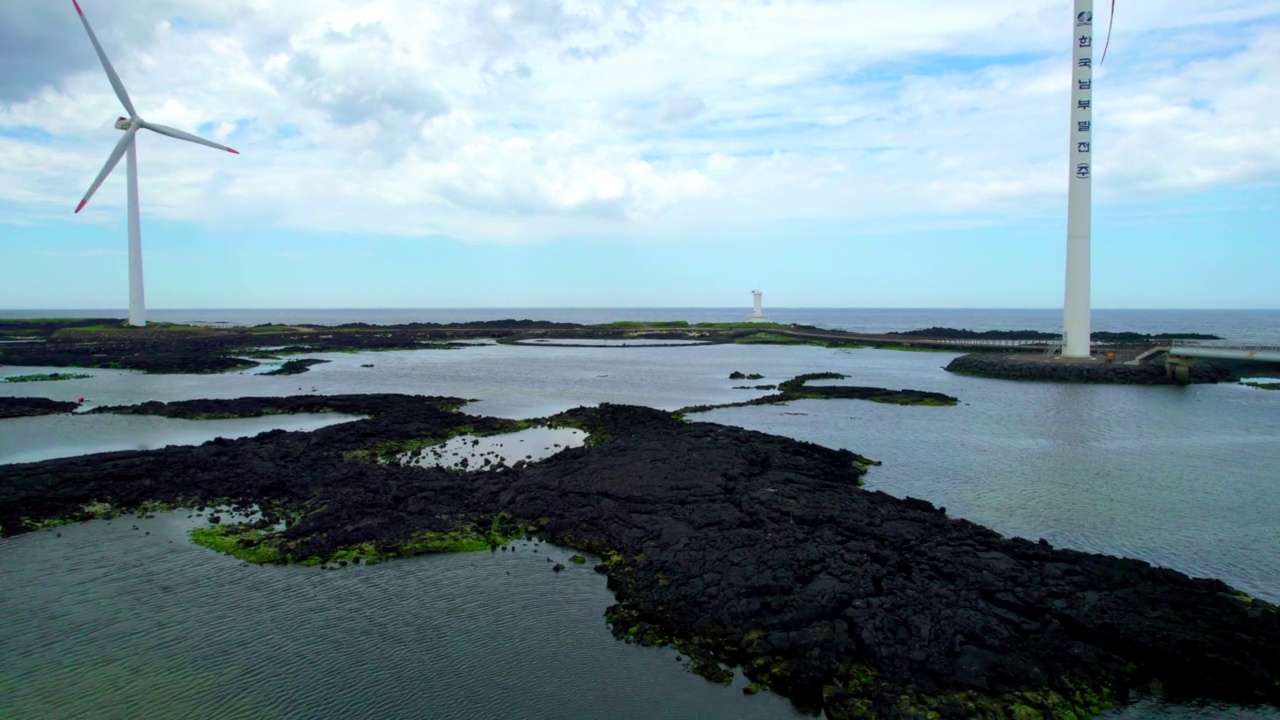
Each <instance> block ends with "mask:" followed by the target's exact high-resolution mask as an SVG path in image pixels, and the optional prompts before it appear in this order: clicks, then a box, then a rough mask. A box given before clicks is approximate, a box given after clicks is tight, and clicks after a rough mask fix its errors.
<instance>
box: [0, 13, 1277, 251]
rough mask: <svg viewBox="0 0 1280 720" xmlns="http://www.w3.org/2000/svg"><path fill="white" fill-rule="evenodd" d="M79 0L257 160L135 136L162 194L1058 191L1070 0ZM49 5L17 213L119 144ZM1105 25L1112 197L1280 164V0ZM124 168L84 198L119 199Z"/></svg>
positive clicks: (256, 204)
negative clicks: (46, 71)
mask: <svg viewBox="0 0 1280 720" xmlns="http://www.w3.org/2000/svg"><path fill="white" fill-rule="evenodd" d="M83 4H84V5H85V9H86V12H88V13H89V17H90V19H91V21H92V22H94V24H95V29H96V30H97V31H98V34H99V36H100V37H101V38H102V40H103V44H104V46H105V47H106V50H107V52H108V54H109V55H110V56H111V57H112V59H113V61H114V62H115V65H116V67H117V69H118V70H119V71H120V74H121V76H122V78H123V79H124V81H125V83H126V85H127V86H128V88H129V90H130V93H131V95H132V96H133V99H134V101H135V104H136V105H137V106H138V108H139V110H140V112H141V113H142V114H143V116H144V117H147V118H148V119H151V120H155V121H157V122H161V123H164V124H167V125H172V126H175V127H178V128H181V129H187V130H191V131H199V132H202V134H206V135H207V136H210V137H213V138H215V139H218V140H219V141H221V142H225V143H227V144H230V145H233V146H235V147H237V148H238V149H240V150H241V151H242V153H243V154H242V155H241V156H240V157H233V156H228V155H225V154H221V155H219V154H217V153H213V152H212V151H209V150H207V149H205V148H199V147H196V146H192V145H187V144H183V143H178V142H173V141H171V140H169V139H167V138H158V137H155V136H145V137H143V140H142V145H141V146H140V156H141V163H142V177H143V199H144V212H145V213H146V214H148V215H154V216H160V217H167V218H174V219H188V220H195V221H202V222H224V223H231V222H251V223H255V224H268V225H278V226H281V227H288V228H303V229H309V230H317V231H329V230H333V231H370V232H388V233H400V234H421V235H433V234H447V235H453V236H456V237H460V238H464V239H487V238H499V239H539V238H547V237H556V236H565V235H581V234H584V233H599V234H616V235H622V234H628V235H635V234H644V233H645V232H650V231H652V230H653V228H656V227H662V228H663V229H664V232H675V233H677V234H679V233H685V234H700V233H702V234H705V233H704V229H705V228H706V227H707V226H708V224H712V223H714V224H718V225H719V226H721V228H722V229H723V228H732V227H740V228H748V229H749V228H752V227H754V226H756V224H758V223H760V222H769V221H776V220H785V219H794V218H814V219H823V220H829V219H861V218H886V217H915V218H918V217H920V216H937V217H940V218H944V217H946V216H948V215H950V214H952V213H972V212H987V213H1011V214H1018V213H1042V212H1044V211H1045V209H1046V208H1057V207H1058V206H1060V205H1061V196H1062V191H1063V190H1064V188H1065V184H1066V171H1065V169H1064V168H1063V166H1064V165H1065V157H1064V156H1065V152H1066V147H1065V146H1066V129H1067V128H1066V120H1067V118H1066V104H1067V95H1066V89H1065V88H1066V83H1067V77H1068V68H1067V60H1066V54H1065V48H1064V47H1062V46H1063V45H1064V44H1065V39H1064V37H1063V36H1065V35H1067V33H1068V30H1069V28H1068V27H1067V26H1066V23H1065V22H1064V21H1063V18H1064V17H1066V16H1068V15H1069V12H1070V10H1069V6H1068V4H1067V3H1066V2H1064V1H1063V0H992V2H988V3H986V4H984V5H982V6H981V7H978V6H974V5H972V4H969V3H955V2H948V1H946V0H904V1H903V2H899V3H883V2H871V1H870V0H850V1H849V2H841V3H831V2H823V1H822V0H797V1H796V2H789V3H769V2H745V3H743V2H727V1H726V2H708V1H705V0H704V1H703V2H692V1H691V0H651V1H645V0H636V1H635V2H631V3H616V2H611V1H606V0H564V1H563V2H550V1H537V0H450V1H448V2H441V3H432V4H430V5H425V4H423V3H418V2H413V1H412V0H365V1H362V2H350V1H343V0H314V1H313V2H308V3H282V2H268V1H267V0H219V1H217V2H215V1H214V0H143V1H140V2H137V3H133V4H129V5H126V4H124V3H122V2H119V1H118V0H87V1H86V2H85V3H83ZM62 10H64V9H60V8H55V7H53V6H52V5H51V6H49V8H48V9H47V10H46V11H45V13H44V14H40V16H39V20H40V22H41V25H40V27H41V28H43V30H42V32H44V33H45V35H50V34H51V33H52V35H51V36H53V37H57V38H59V42H60V43H61V45H57V46H55V47H53V48H52V49H51V50H50V53H51V57H52V53H53V52H54V51H57V52H59V53H61V55H64V56H67V57H69V58H71V59H69V60H60V61H59V63H60V64H58V66H57V67H58V68H62V70H60V71H59V72H62V73H63V74H61V75H57V74H55V75H51V76H50V78H49V81H48V82H49V84H47V85H46V86H45V87H43V88H33V87H31V86H30V85H31V84H30V83H29V82H27V83H23V84H21V85H19V84H13V85H12V87H8V88H6V87H0V152H3V153H4V156H5V158H6V167H7V169H9V170H10V172H8V173H6V174H5V175H4V176H0V201H7V202H8V203H16V204H17V206H18V207H20V208H21V210H19V211H18V214H19V215H22V217H16V216H15V217H13V218H6V219H12V220H14V221H18V220H26V219H29V217H34V216H43V215H45V214H47V213H49V212H52V211H54V210H55V209H56V210H58V211H61V210H62V209H63V208H68V209H69V208H71V207H74V204H75V201H76V200H77V199H78V198H79V196H80V194H82V193H83V191H84V189H85V188H86V187H87V185H88V183H89V181H90V180H92V178H93V175H94V174H95V173H96V172H97V170H98V168H99V167H100V165H101V163H102V161H103V160H105V158H106V155H107V153H108V152H109V151H110V149H111V147H112V145H113V144H114V142H115V140H116V138H117V135H115V133H116V131H115V130H113V129H112V128H111V122H112V121H113V120H114V118H115V117H116V115H118V114H119V113H120V109H119V107H118V103H117V102H116V100H115V98H114V97H113V96H112V94H111V91H110V88H109V86H108V85H107V83H106V81H105V79H104V78H103V77H102V73H101V70H100V69H99V68H97V67H96V66H95V65H94V63H93V57H92V51H91V49H90V48H89V45H88V42H87V39H86V38H85V37H84V36H83V35H84V33H83V30H82V29H81V28H80V27H78V24H77V23H76V22H75V18H74V17H70V18H63V19H61V20H59V21H54V20H50V19H49V18H50V17H54V16H56V17H58V18H61V15H60V14H59V13H61V14H67V13H63V12H62ZM27 14H30V13H27ZM50 14H52V15H50ZM24 19H25V15H24ZM58 22H61V25H59V24H58ZM1117 22H1118V25H1117V28H1116V35H1115V39H1114V40H1113V45H1112V50H1111V55H1110V57H1109V58H1108V61H1107V67H1106V68H1104V69H1103V71H1102V72H1100V73H1099V76H1098V87H1097V91H1096V97H1097V100H1098V103H1099V110H1098V112H1097V115H1096V120H1097V124H1098V140H1097V142H1098V146H1099V150H1100V152H1099V153H1098V162H1097V167H1098V174H1097V183H1096V184H1097V189H1098V195H1099V197H1101V198H1103V199H1104V200H1123V199H1125V198H1134V197H1145V196H1148V195H1149V194H1151V193H1156V192H1169V191H1184V190H1192V189H1200V188H1205V187H1219V186H1222V187H1230V186H1233V185H1238V184H1245V183H1252V182H1261V181H1266V180H1274V179H1275V178H1277V177H1280V122H1278V121H1277V120H1276V118H1275V115H1274V108H1276V107H1280V66H1278V64H1277V63H1275V62H1274V58H1275V57H1277V56H1280V8H1278V7H1276V6H1275V4H1274V3H1273V2H1269V0H1221V1H1220V2H1217V3H1214V4H1213V5H1212V6H1211V7H1210V6H1205V5H1204V4H1202V3H1197V2H1192V1H1191V0H1161V1H1160V2H1150V3H1146V4H1132V5H1131V6H1128V7H1126V6H1122V7H1121V10H1120V15H1119V17H1118V19H1117ZM86 57H87V58H88V62H87V63H86V62H85V58H86ZM77 58H78V59H77ZM996 60H998V62H996ZM72 66H74V69H72V70H67V69H66V68H68V67H72ZM51 72H52V71H51ZM4 81H5V78H4V77H3V76H0V82H4ZM6 98H8V99H6ZM16 128H38V129H40V130H41V131H43V133H46V134H47V136H45V137H28V136H26V135H23V134H20V133H17V132H16V131H15V130H14V129H16ZM6 131H8V132H6ZM122 170H123V168H121V169H119V170H117V175H122ZM122 185H123V182H122V178H117V177H113V178H112V179H111V180H110V181H108V183H107V184H106V185H104V187H103V188H102V189H101V190H100V191H99V193H98V195H97V196H96V197H95V199H94V202H93V203H92V204H91V205H90V208H89V210H87V211H86V212H87V213H89V215H88V217H89V218H90V219H94V218H100V219H106V218H112V219H114V218H115V217H116V215H117V214H118V211H119V207H120V206H121V205H122V204H123V200H124V192H123V187H122Z"/></svg>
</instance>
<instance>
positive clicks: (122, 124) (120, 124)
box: [116, 117, 133, 130]
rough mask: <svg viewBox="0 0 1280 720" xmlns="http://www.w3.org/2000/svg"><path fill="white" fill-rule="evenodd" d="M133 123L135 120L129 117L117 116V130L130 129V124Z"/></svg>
mask: <svg viewBox="0 0 1280 720" xmlns="http://www.w3.org/2000/svg"><path fill="white" fill-rule="evenodd" d="M132 123H133V121H132V120H130V119H129V118H127V117H119V118H116V129H117V130H128V129H129V125H130V124H132Z"/></svg>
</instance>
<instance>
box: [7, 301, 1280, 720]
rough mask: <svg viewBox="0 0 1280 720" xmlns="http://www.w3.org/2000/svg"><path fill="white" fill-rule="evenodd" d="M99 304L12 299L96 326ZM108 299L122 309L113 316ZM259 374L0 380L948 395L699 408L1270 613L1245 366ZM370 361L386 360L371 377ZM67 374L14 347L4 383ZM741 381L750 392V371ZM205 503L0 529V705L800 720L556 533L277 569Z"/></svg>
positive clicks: (1275, 399)
mask: <svg viewBox="0 0 1280 720" xmlns="http://www.w3.org/2000/svg"><path fill="white" fill-rule="evenodd" d="M748 312H749V309H745V310H744V309H688V308H683V309H681V308H652V309H633V308H628V309H612V310H611V309H538V308H533V309H529V308H526V309H486V310H157V311H152V312H151V313H150V314H149V316H150V318H151V319H153V320H164V321H171V322H207V323H226V324H239V325H254V324H260V323H266V322H276V323H293V324H298V323H315V324H338V323H344V322H366V323H375V324H389V323H401V322H415V321H417V322H463V321H467V320H487V319H506V318H512V319H535V320H557V321H564V322H578V323H584V324H589V323H597V322H609V321H614V320H688V321H690V322H702V321H714V322H723V321H728V320H735V319H740V318H743V317H745V316H746V314H747V313H748ZM89 314H90V313H89V312H88V311H76V310H59V311H0V316H6V317H13V316H46V317H47V316H64V317H65V316H86V315H89ZM766 314H767V315H769V316H770V319H774V320H776V321H778V322H784V323H800V324H809V325H817V326H819V327H829V328H838V329H849V330H862V331H867V332H885V331H900V330H910V329H914V328H920V327H929V326H948V327H963V328H969V329H974V330H992V329H1006V330H1007V329H1024V328H1026V329H1033V330H1045V331H1053V330H1055V329H1056V328H1057V326H1059V325H1060V323H1061V318H1060V312H1058V311H1052V310H920V309H911V310H886V309H871V310H858V309H850V310H841V309H784V308H779V309H777V310H770V309H769V308H766ZM97 315H98V316H100V317H121V316H123V313H112V312H102V311H99V312H98V313H97ZM1094 327H1095V329H1099V330H1120V331H1123V330H1132V331H1138V332H1201V333H1209V334H1215V335H1219V336H1221V337H1224V338H1226V339H1229V340H1233V341H1237V342H1255V343H1268V342H1270V343H1276V341H1277V338H1278V337H1280V311H1182V310H1178V311H1172V310H1170V311H1152V310H1110V311H1109V310H1102V311H1095V313H1094ZM308 357H317V358H321V359H327V360H330V362H328V363H325V364H321V365H316V366H313V367H312V368H311V370H310V372H308V373H306V374H303V375H297V376H264V375H261V374H260V373H261V372H262V371H264V370H267V369H270V366H268V367H264V368H255V369H252V370H248V371H242V372H232V373H224V374H217V375H146V374H141V373H135V372H127V371H121V370H108V369H87V370H83V371H78V372H83V373H84V374H87V375H89V376H90V377H88V378H85V379H76V380H65V381H58V382H34V383H21V384H13V383H4V382H0V395H15V396H41V397H49V398H54V399H60V400H65V399H72V400H74V399H79V398H84V399H85V404H86V406H87V407H94V406H97V405H106V404H121V403H137V402H143V401H146V400H165V401H168V400H179V399H189V398H202V397H239V396H244V395H291V394H327V393H362V392H404V393H419V394H432V395H437V394H440V395H454V396H460V397H466V398H473V399H474V400H473V401H472V402H471V403H470V404H469V405H468V407H467V408H466V409H467V411H468V412H472V413H478V414H487V415H494V416H501V417H511V418H531V417H540V416H545V415H549V414H553V413H555V412H559V411H561V410H564V409H568V408H571V407H575V406H579V405H591V404H597V403H601V402H616V403H632V404H640V405H647V406H651V407H658V408H664V409H676V408H679V407H684V406H688V405H700V404H716V403H726V402H733V401H737V400H745V399H748V398H751V397H755V396H758V395H760V394H763V393H762V392H761V391H755V390H741V389H735V387H734V386H735V385H740V384H741V383H740V382H737V381H732V380H730V379H729V377H728V376H729V374H730V373H731V372H734V371H740V372H744V373H760V374H763V375H765V376H766V378H767V380H766V381H761V382H775V381H780V380H785V379H787V378H790V377H792V376H794V375H797V374H800V373H806V372H840V373H844V374H846V375H848V376H849V380H847V381H846V382H849V383H851V384H859V385H873V386H879V387H889V388H895V389H896V388H911V389H917V390H930V391H936V392H943V393H947V394H950V395H954V396H956V397H958V398H959V399H960V404H959V405H957V406H954V407H941V408H938V407H900V406H894V405H880V404H876V403H869V402H863V401H856V400H826V401H821V400H803V401H797V402H792V403H789V404H787V405H781V406H752V407H743V408H728V409H721V410H714V411H711V412H707V413H702V414H700V415H697V416H695V418H694V419H697V420H705V421H710V422H717V423H724V424H731V425H736V426H740V427H746V428H750V429H754V430H761V431H765V432H770V433H774V434H779V435H785V436H788V437H793V438H797V439H801V440H808V441H812V442H816V443H819V444H822V445H826V446H829V447H839V448H848V449H850V450H853V451H854V452H858V453H861V454H863V455H866V456H868V457H871V458H874V459H877V460H880V461H882V463H883V465H881V466H878V467H873V468H872V469H871V470H870V472H869V473H868V475H867V476H866V485H867V487H869V488H872V489H878V490H883V491H885V492H888V493H890V494H893V495H896V496H900V497H903V496H912V497H918V498H923V499H926V500H929V501H930V502H933V503H934V504H937V505H941V506H945V507H946V508H947V512H948V513H949V514H950V515H952V516H955V517H963V518H967V519H970V520H973V521H975V522H978V523H981V524H983V525H987V526H989V527H992V528H994V529H996V530H997V531H999V532H1002V533H1004V534H1007V535H1013V536H1021V537H1026V538H1030V539H1033V540H1034V539H1041V538H1043V539H1045V540H1048V541H1049V542H1051V543H1053V544H1054V545H1055V546H1059V547H1069V548H1075V549H1080V550H1085V551H1088V552H1101V553H1107V554H1112V555H1120V556H1125V557H1133V558H1139V559H1142V560H1146V561H1148V562H1151V563H1154V564H1157V565H1161V566H1166V567H1171V568H1174V569H1177V570H1180V571H1182V572H1185V573H1188V574H1190V575H1194V576H1201V577H1216V578H1221V579H1223V580H1225V581H1226V582H1228V583H1229V584H1231V585H1232V586H1234V587H1236V588H1237V589H1239V590H1241V591H1243V592H1247V593H1249V594H1251V595H1254V596H1256V597H1259V598H1262V599H1265V600H1268V601H1270V602H1274V603H1280V470H1277V468H1280V392H1275V391H1267V390H1262V389H1258V388H1254V387H1249V386H1246V385H1243V384H1222V385H1197V386H1190V387H1172V386H1170V387H1136V386H1101V385H1099V386H1075V385H1054V384H1047V383H1025V382H1011V381H1000V380H987V379H981V378H970V377H963V376H956V375H952V374H950V373H947V372H945V371H944V370H943V369H942V368H943V366H945V365H946V364H947V362H948V361H949V360H950V359H951V358H953V357H955V356H954V355H953V354H950V353H934V352H898V351H890V350H877V349H828V348H819V347H810V346H762V345H687V344H685V345H666V346H617V347H574V346H539V345H537V344H529V345H523V346H510V345H498V344H494V343H478V344H476V345H474V346H470V347H466V348H462V349H458V350H420V351H389V352H368V353H319V354H314V355H308ZM368 365H372V367H366V366H368ZM55 370H57V369H55V368H32V367H13V366H5V367H0V379H2V378H4V377H9V376H13V375H21V374H29V373H36V372H52V371H55ZM753 384H754V383H753ZM351 419H353V418H349V417H341V416H333V415H320V416H288V417H280V416H275V417H268V418H255V419H242V420H210V421H189V420H171V419H165V418H149V417H130V416H113V415H82V414H72V415H59V416H49V417H43V418H22V419H10V420H0V475H2V474H3V473H4V464H6V463H13V462H38V461H40V460H46V459H51V458H56V457H66V456H72V455H80V454H85V453H91V452H102V451H106V450H118V449H147V448H155V447H163V446H165V445H169V444H195V443H200V442H204V441H206V440H210V439H213V438H214V437H218V436H224V437H237V436H245V435H252V434H255V433H258V432H263V431H266V430H270V429H273V428H286V429H290V430H298V431H307V430H310V429H314V428H316V427H320V426H323V425H325V424H330V423H333V422H345V421H349V420H351ZM205 522H206V520H205V519H204V518H202V517H200V516H198V515H195V514H194V513H189V512H175V513H161V514H158V515H156V516H155V517H153V518H136V517H123V518H118V519H115V520H110V521H107V520H98V521H92V522H87V523H81V524H78V525H74V526H66V527H61V528H57V529H51V530H44V531H39V532H35V533H29V534H26V535H22V536H18V537H15V538H9V539H5V540H0V718H4V719H6V720H7V719H8V718H135V717H136V718H162V719H163V718H193V717H218V718H245V719H248V718H255V719H256V718H370V719H375V718H406V719H408V718H548V719H550V718H635V719H641V718H689V719H713V718H714V719H720V718H724V719H730V718H761V719H764V718H779V719H780V718H794V717H800V715H799V714H798V713H797V712H796V711H795V710H794V709H792V708H791V706H790V704H789V703H788V702H787V701H786V700H785V699H784V698H781V697H778V696H776V695H773V694H771V693H767V692H766V693H762V694H759V695H755V696H747V695H745V694H743V692H742V688H743V687H744V686H745V685H746V680H745V678H743V677H742V676H741V674H740V673H739V674H738V675H737V677H736V678H735V680H734V682H733V683H732V684H731V685H729V686H721V685H715V684H712V683H709V682H706V681H705V680H703V679H702V678H700V677H697V676H695V675H693V674H692V673H690V672H688V671H687V670H686V669H685V663H684V662H682V658H680V657H679V654H678V653H677V652H676V651H675V650H673V649H669V648H642V647H638V646H634V645H629V644H626V643H623V642H619V641H617V640H615V639H614V638H613V637H612V635H611V634H610V633H609V631H608V628H607V627H606V625H605V621H604V618H603V612H604V610H605V608H606V607H608V605H609V604H611V602H612V596H611V594H610V593H609V591H608V589H607V587H606V586H605V579H604V577H603V576H600V575H597V574H596V573H594V572H592V571H591V570H590V564H588V565H586V566H585V567H584V566H578V565H575V564H573V563H565V565H566V566H568V569H567V570H566V571H565V572H562V573H554V572H552V571H551V570H550V567H551V565H552V563H549V562H547V561H548V559H551V560H553V561H560V562H563V561H564V560H565V559H566V558H567V557H568V555H569V551H567V550H565V549H563V548H558V547H554V546H551V545H548V544H546V543H540V542H536V541H534V542H528V543H516V547H515V551H514V552H498V553H487V552H485V553H468V554H457V555H446V556H431V557H418V558H412V559H408V560H397V561H393V562H388V563H383V564H380V565H374V566H370V567H349V568H343V569H340V570H337V571H329V572H326V571H320V570H317V569H314V568H300V567H261V566H251V565H247V564H245V563H242V562H240V561H238V560H236V559H234V558H231V557H228V556H224V555H219V554H217V553H214V552H211V551H208V550H206V549H204V548H201V547H198V546H196V545H193V544H191V543H190V542H189V540H188V533H189V531H190V530H191V529H192V528H194V527H199V526H202V525H203V524H204V523H205ZM1104 717H1106V718H1124V719H1125V720H1154V719H1166V718H1167V719H1171V720H1172V719H1177V720H1184V719H1185V720H1190V719H1192V718H1197V719H1199V718H1208V719H1210V720H1220V719H1221V720H1226V719H1227V718H1232V719H1235V718H1245V719H1253V718H1266V719H1267V720H1280V711H1277V710H1276V709H1274V708H1258V707H1238V706H1224V705H1218V704H1213V703H1201V704H1176V703H1166V702H1164V701H1162V700H1161V699H1160V698H1159V697H1158V696H1156V695H1143V696H1140V697H1138V698H1136V700H1135V702H1134V703H1132V704H1130V705H1127V706H1125V707H1121V708H1117V709H1115V710H1112V711H1109V712H1108V713H1106V714H1105V715H1104Z"/></svg>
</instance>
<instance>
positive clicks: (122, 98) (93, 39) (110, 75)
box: [71, 0, 138, 118]
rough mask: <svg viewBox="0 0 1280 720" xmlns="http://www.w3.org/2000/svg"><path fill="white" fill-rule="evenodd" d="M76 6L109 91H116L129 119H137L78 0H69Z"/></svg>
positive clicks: (131, 103) (136, 113)
mask: <svg viewBox="0 0 1280 720" xmlns="http://www.w3.org/2000/svg"><path fill="white" fill-rule="evenodd" d="M71 2H72V4H74V5H75V6H76V12H77V13H79V14H80V22H82V23H84V29H85V32H88V33H89V42H91V43H93V49H94V50H96V51H97V53H98V59H99V60H101V61H102V69H103V70H106V71H107V79H108V80H110V81H111V89H112V90H115V91H116V97H118V98H120V104H121V105H124V109H125V110H128V111H129V117H131V118H135V117H138V111H137V110H134V109H133V102H132V101H131V100H129V93H127V92H125V89H124V83H122V82H120V76H119V75H117V74H116V69H115V68H113V67H111V61H110V60H108V59H107V54H106V53H105V52H103V51H102V45H101V44H99V43H98V36H97V35H94V34H93V28H91V27H89V18H87V17H85V16H84V10H81V9H80V3H79V2H78V0H71Z"/></svg>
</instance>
